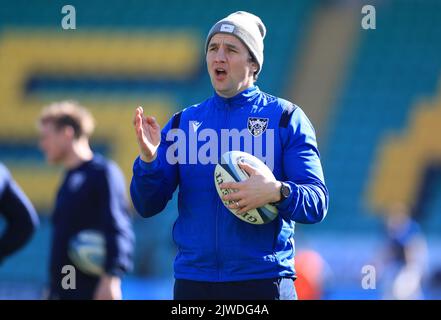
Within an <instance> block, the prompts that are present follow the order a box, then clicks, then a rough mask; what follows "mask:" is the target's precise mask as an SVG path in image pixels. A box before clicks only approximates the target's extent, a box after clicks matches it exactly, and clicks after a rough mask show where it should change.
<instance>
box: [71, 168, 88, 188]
mask: <svg viewBox="0 0 441 320" xmlns="http://www.w3.org/2000/svg"><path fill="white" fill-rule="evenodd" d="M85 180H86V175H85V174H84V173H82V172H76V173H74V174H72V175H71V176H70V178H69V181H68V182H67V184H68V187H69V189H70V191H77V190H78V189H79V188H81V186H82V185H83V184H84V181H85Z"/></svg>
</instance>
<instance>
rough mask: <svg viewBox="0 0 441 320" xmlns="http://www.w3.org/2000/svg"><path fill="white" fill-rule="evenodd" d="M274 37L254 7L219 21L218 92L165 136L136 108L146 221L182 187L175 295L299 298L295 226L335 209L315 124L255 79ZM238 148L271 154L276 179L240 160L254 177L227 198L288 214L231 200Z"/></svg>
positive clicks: (212, 71)
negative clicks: (227, 176) (225, 157)
mask: <svg viewBox="0 0 441 320" xmlns="http://www.w3.org/2000/svg"><path fill="white" fill-rule="evenodd" d="M265 33H266V29H265V26H264V24H263V23H262V21H261V20H260V18H258V17H257V16H255V15H253V14H250V13H247V12H243V11H240V12H236V13H233V14H231V15H229V16H227V17H226V18H224V19H222V20H220V21H219V22H217V23H216V24H215V25H214V26H213V27H212V28H211V30H210V31H209V33H208V37H207V40H206V47H205V49H206V62H207V68H208V73H209V75H210V78H211V83H212V85H213V87H214V90H215V93H214V95H213V96H212V97H211V98H208V99H207V100H205V101H204V102H202V103H200V104H197V105H194V106H191V107H189V108H187V109H184V110H183V111H181V112H178V113H176V114H175V115H174V116H173V117H172V119H171V120H170V121H169V122H168V123H167V125H166V126H165V128H164V129H163V130H162V132H161V131H160V127H159V125H158V123H157V122H156V120H155V118H154V117H152V116H144V113H143V109H142V108H141V107H138V108H137V109H136V113H135V118H134V126H135V131H136V137H137V142H138V145H139V149H140V156H139V157H138V158H137V159H136V160H135V163H134V167H133V177H132V182H131V187H130V191H131V196H132V200H133V203H134V205H135V208H136V209H137V211H138V212H139V213H140V214H141V215H142V216H144V217H150V216H153V215H155V214H157V213H159V212H161V211H162V210H163V209H164V207H165V205H166V204H167V202H168V201H169V200H170V199H171V197H172V194H173V192H174V191H175V190H176V188H177V186H178V185H179V198H178V210H179V216H178V218H177V220H176V222H175V225H174V228H173V238H174V241H175V243H176V245H177V247H178V253H177V256H176V259H175V279H176V281H175V288H174V298H175V299H296V293H295V289H294V285H293V281H294V279H295V270H294V239H293V236H294V224H295V222H300V223H316V222H320V221H321V220H323V218H324V217H325V215H326V212H327V208H328V191H327V188H326V186H325V183H324V178H323V172H322V167H321V163H320V159H319V152H318V149H317V143H316V138H315V133H314V129H313V127H312V125H311V123H310V122H309V120H308V118H307V117H306V115H305V114H304V113H303V111H302V110H301V109H300V108H299V107H297V106H296V105H294V104H292V103H290V102H289V101H286V100H283V99H280V98H277V97H274V96H271V95H269V94H266V93H264V92H262V91H260V89H259V88H258V87H257V86H255V85H254V82H255V81H256V79H257V76H258V74H259V72H260V71H261V69H262V64H263V38H264V37H265ZM230 142H231V143H230ZM229 150H240V151H245V152H248V153H252V154H253V155H255V156H257V157H258V158H260V159H261V160H264V161H265V163H266V164H267V165H268V167H270V168H271V169H272V171H273V173H274V176H275V177H276V180H271V179H268V178H266V177H264V176H263V175H262V174H260V173H259V172H258V171H257V170H255V169H254V168H252V167H250V166H248V165H246V164H241V167H242V169H244V170H246V171H247V172H248V174H249V175H250V178H249V179H248V180H246V181H244V182H239V183H230V184H225V185H223V186H222V187H223V188H232V189H235V190H236V192H234V193H232V194H230V195H228V196H225V197H224V200H229V201H231V203H233V204H232V205H230V208H234V209H239V211H240V212H245V211H248V210H251V209H254V208H257V207H261V206H262V205H265V204H268V203H275V204H276V206H277V208H278V210H279V215H278V217H277V218H276V219H275V220H274V221H272V222H271V223H268V224H264V225H252V224H248V223H246V222H244V221H241V220H239V219H238V218H237V217H235V216H234V215H232V214H231V213H230V212H229V211H228V210H227V208H226V207H225V206H224V205H223V203H222V201H221V199H220V198H219V196H218V194H217V192H216V188H215V185H214V177H213V174H214V168H215V165H216V163H217V161H218V159H219V157H220V156H221V155H222V154H223V153H224V152H225V151H229Z"/></svg>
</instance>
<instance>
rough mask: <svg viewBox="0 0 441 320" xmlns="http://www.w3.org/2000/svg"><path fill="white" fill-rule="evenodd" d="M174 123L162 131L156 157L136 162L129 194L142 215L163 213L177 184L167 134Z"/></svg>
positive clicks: (176, 174) (176, 166)
mask: <svg viewBox="0 0 441 320" xmlns="http://www.w3.org/2000/svg"><path fill="white" fill-rule="evenodd" d="M172 122H173V118H172V119H171V120H170V121H169V122H168V123H167V125H166V126H165V127H164V129H163V130H162V132H161V143H160V145H159V148H158V155H157V157H156V159H155V160H153V161H152V162H150V163H146V162H144V161H142V160H141V159H140V157H137V158H136V160H135V163H134V165H133V176H132V181H131V184H130V195H131V197H132V202H133V205H134V207H135V209H136V211H137V212H138V213H139V214H140V215H141V216H143V217H151V216H154V215H156V214H158V213H160V212H161V211H162V210H163V209H164V208H165V206H166V205H167V202H168V201H169V200H170V199H171V198H172V196H173V192H174V191H175V190H176V188H177V186H178V181H179V178H178V176H179V172H178V164H177V163H176V164H171V163H170V161H167V149H168V147H169V146H170V145H171V144H172V143H173V142H172V141H167V140H166V137H167V133H168V132H169V131H170V130H171V127H172Z"/></svg>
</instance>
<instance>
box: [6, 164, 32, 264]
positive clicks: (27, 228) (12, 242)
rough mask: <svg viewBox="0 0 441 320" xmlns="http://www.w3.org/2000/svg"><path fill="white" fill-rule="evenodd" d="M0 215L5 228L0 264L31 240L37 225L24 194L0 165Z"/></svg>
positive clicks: (29, 203) (30, 204)
mask: <svg viewBox="0 0 441 320" xmlns="http://www.w3.org/2000/svg"><path fill="white" fill-rule="evenodd" d="M0 215H2V216H3V217H4V218H5V221H6V227H5V228H4V230H3V232H2V233H1V234H0V264H1V263H2V260H4V259H5V258H6V257H7V256H10V255H11V254H13V253H15V252H16V251H18V250H19V249H20V248H22V247H23V246H24V245H25V244H26V243H28V242H29V241H30V240H31V237H32V235H33V234H34V232H35V230H36V229H37V227H38V225H39V219H38V215H37V212H36V211H35V209H34V206H33V205H32V203H31V201H29V199H28V197H27V196H26V194H25V193H24V192H23V191H22V190H21V188H20V187H19V186H18V184H17V183H16V182H15V181H14V179H13V177H12V176H11V174H10V173H9V171H8V169H7V168H6V167H5V166H4V165H3V164H2V163H0Z"/></svg>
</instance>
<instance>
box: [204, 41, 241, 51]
mask: <svg viewBox="0 0 441 320" xmlns="http://www.w3.org/2000/svg"><path fill="white" fill-rule="evenodd" d="M225 46H226V47H227V48H230V49H235V50H239V47H238V46H236V45H234V44H232V43H225ZM213 47H219V43H218V42H212V43H210V45H209V46H208V48H213Z"/></svg>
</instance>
